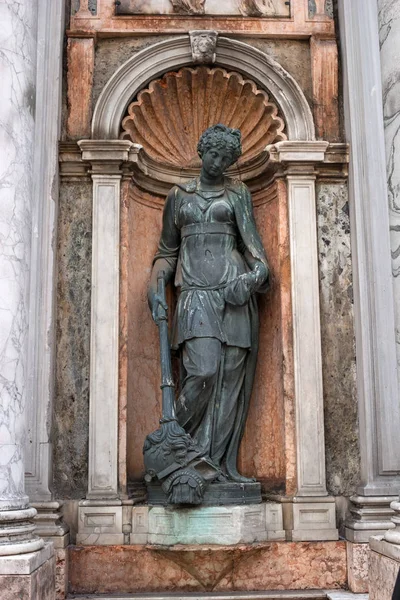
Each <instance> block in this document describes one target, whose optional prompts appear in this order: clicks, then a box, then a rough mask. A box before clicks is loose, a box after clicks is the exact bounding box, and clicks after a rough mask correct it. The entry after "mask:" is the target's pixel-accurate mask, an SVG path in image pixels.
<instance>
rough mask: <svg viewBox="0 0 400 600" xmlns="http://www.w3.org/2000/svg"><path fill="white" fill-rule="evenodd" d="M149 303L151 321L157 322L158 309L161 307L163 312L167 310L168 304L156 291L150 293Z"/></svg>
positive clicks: (158, 316)
mask: <svg viewBox="0 0 400 600" xmlns="http://www.w3.org/2000/svg"><path fill="white" fill-rule="evenodd" d="M150 304H151V316H152V317H153V321H154V322H155V323H158V322H159V320H160V314H159V309H160V307H162V308H163V309H164V310H165V312H168V304H167V303H166V302H165V300H164V299H163V298H161V296H160V295H159V294H157V293H155V294H152V296H151V299H150Z"/></svg>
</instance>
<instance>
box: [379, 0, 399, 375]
mask: <svg viewBox="0 0 400 600" xmlns="http://www.w3.org/2000/svg"><path fill="white" fill-rule="evenodd" d="M378 24H379V42H380V58H381V74H382V94H383V118H384V127H385V150H386V171H387V182H388V198H389V225H390V246H391V254H392V276H393V289H394V299H395V318H396V351H397V364H398V365H400V63H399V53H400V3H399V2H398V0H378ZM398 377H399V386H400V369H399V370H398Z"/></svg>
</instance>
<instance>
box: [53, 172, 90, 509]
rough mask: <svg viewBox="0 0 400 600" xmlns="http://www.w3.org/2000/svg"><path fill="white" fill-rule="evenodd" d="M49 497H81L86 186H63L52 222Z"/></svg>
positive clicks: (85, 422)
mask: <svg viewBox="0 0 400 600" xmlns="http://www.w3.org/2000/svg"><path fill="white" fill-rule="evenodd" d="M58 240H59V244H58V289H57V357H56V397H55V402H54V437H53V451H54V492H55V495H56V497H58V498H82V497H84V496H85V495H86V491H87V461H88V431H89V357H90V354H89V347H90V292H91V289H90V286H91V242H92V186H91V184H90V183H89V182H87V183H83V182H79V183H75V184H68V185H67V184H65V183H64V184H63V185H62V186H61V190H60V200H59V222H58Z"/></svg>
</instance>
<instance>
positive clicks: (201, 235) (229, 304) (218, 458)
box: [145, 125, 269, 483]
mask: <svg viewBox="0 0 400 600" xmlns="http://www.w3.org/2000/svg"><path fill="white" fill-rule="evenodd" d="M197 149H198V153H199V155H200V157H201V159H202V169H201V173H200V177H198V178H197V179H194V180H192V181H189V182H188V183H184V184H182V185H181V184H179V185H176V186H175V187H174V188H173V189H172V190H171V191H170V193H169V194H168V196H167V200H166V204H165V208H164V215H163V227H162V233H161V238H160V242H159V247H158V251H157V254H156V256H155V258H154V262H153V270H152V275H151V281H150V285H149V290H148V298H149V305H150V308H151V311H152V315H153V319H154V320H155V322H156V323H157V322H158V320H159V318H160V317H159V315H160V314H161V313H162V312H163V311H165V310H166V309H167V306H166V303H165V298H163V297H162V295H160V294H159V293H158V289H157V287H158V277H159V274H160V272H163V277H164V279H165V282H166V283H168V282H170V281H172V280H173V279H174V282H175V287H176V289H177V292H178V299H177V307H176V311H175V315H174V322H173V333H172V348H174V349H175V350H178V351H179V354H180V358H181V364H182V378H181V386H180V393H179V396H178V398H177V400H176V406H175V411H176V418H177V421H178V423H179V425H180V426H181V427H182V428H183V429H184V430H185V432H186V434H189V436H188V437H187V439H189V440H190V443H194V446H193V447H194V448H196V450H197V452H198V455H199V456H200V455H201V456H203V457H205V458H206V460H207V464H208V465H212V466H213V467H215V475H214V477H215V478H217V479H218V481H219V482H221V481H227V482H239V483H249V482H253V481H254V480H253V479H248V478H246V477H244V476H243V475H241V474H240V473H239V472H238V470H237V457H238V450H239V444H240V441H241V438H242V435H243V431H244V426H245V423H246V417H247V413H248V407H249V401H250V395H251V390H252V386H253V380H254V374H255V368H256V360H257V349H258V314H257V303H256V298H255V292H263V291H266V289H267V285H268V278H269V269H268V263H267V259H266V256H265V252H264V249H263V246H262V242H261V240H260V236H259V234H258V232H257V229H256V225H255V221H254V216H253V208H252V202H251V196H250V192H249V190H248V188H247V187H246V185H245V184H243V183H242V182H240V181H234V180H232V179H230V178H228V177H226V176H225V175H224V172H225V171H226V169H227V168H228V167H229V166H230V165H232V164H233V163H235V162H236V161H237V159H238V158H239V156H240V155H241V134H240V131H239V130H237V129H230V128H229V127H226V126H224V125H215V126H213V127H210V128H209V129H207V130H206V131H205V132H204V133H203V134H202V136H201V138H200V140H199V143H198V148H197ZM164 314H165V312H164ZM174 418H175V416H174ZM152 435H154V434H152ZM149 437H150V436H149ZM145 447H146V445H145ZM148 447H149V444H148ZM211 478H212V477H211Z"/></svg>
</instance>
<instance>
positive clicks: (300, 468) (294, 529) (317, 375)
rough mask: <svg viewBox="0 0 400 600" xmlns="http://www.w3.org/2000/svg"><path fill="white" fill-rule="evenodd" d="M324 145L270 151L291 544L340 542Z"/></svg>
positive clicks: (281, 145)
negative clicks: (279, 172) (291, 475)
mask: <svg viewBox="0 0 400 600" xmlns="http://www.w3.org/2000/svg"><path fill="white" fill-rule="evenodd" d="M328 146H329V144H328V142H325V141H308V142H300V141H284V142H278V143H277V144H274V145H273V146H270V147H269V151H270V159H271V161H272V162H273V163H280V164H281V166H282V167H283V168H284V169H285V175H286V179H287V188H288V204H289V230H290V259H291V282H292V290H291V292H292V293H291V296H292V306H293V347H294V386H295V405H296V438H297V493H296V497H294V498H292V499H284V506H283V510H284V523H285V529H286V530H287V534H288V536H289V538H290V539H291V540H293V541H306V540H307V541H312V540H336V539H338V530H337V529H336V514H335V500H334V498H332V497H328V492H327V489H326V473H325V436H324V417H323V389H322V358H321V326H320V304H319V286H318V248H317V225H316V218H317V214H316V213H317V211H316V194H315V181H316V171H315V166H316V165H318V164H320V163H323V161H324V160H325V155H326V152H327V149H328Z"/></svg>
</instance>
